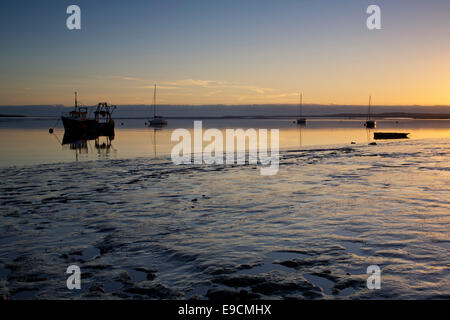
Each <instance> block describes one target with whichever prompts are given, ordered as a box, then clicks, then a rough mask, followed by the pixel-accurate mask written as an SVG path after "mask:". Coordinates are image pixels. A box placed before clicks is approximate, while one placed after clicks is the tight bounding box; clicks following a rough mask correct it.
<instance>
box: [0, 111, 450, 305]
mask: <svg viewBox="0 0 450 320" xmlns="http://www.w3.org/2000/svg"><path fill="white" fill-rule="evenodd" d="M142 121H143V120H133V121H131V120H124V121H123V125H122V124H121V121H120V120H119V121H118V122H116V123H117V127H118V129H117V130H116V135H115V137H114V139H113V140H112V141H107V140H104V141H98V142H97V144H96V142H95V141H88V142H87V143H86V144H85V145H77V146H72V148H71V146H70V144H69V145H61V143H62V139H63V131H62V130H61V129H57V130H56V134H54V135H49V133H48V131H47V129H48V127H50V126H52V125H53V122H54V121H50V120H49V121H31V120H24V121H21V122H20V123H19V122H15V121H13V122H11V121H3V122H1V123H0V132H1V135H0V136H1V138H0V139H1V140H0V147H1V150H2V155H1V157H0V165H1V169H0V176H1V177H2V183H1V185H0V293H1V294H2V295H4V296H7V297H10V298H12V299H30V298H31V299H48V298H58V299H59V298H63V299H72V298H92V299H95V298H111V299H120V298H127V299H133V298H151V299H186V298H194V299H208V298H209V299H218V298H254V299H258V298H274V299H281V298H283V299H284V298H299V299H323V298H326V299H356V298H364V299H379V298H401V299H408V298H447V299H448V298H450V234H449V230H450V200H449V199H450V197H449V195H450V165H449V164H450V162H449V159H450V125H449V122H446V121H413V120H386V121H379V122H378V128H377V129H376V130H375V131H392V130H395V131H404V132H410V137H411V138H410V139H408V140H392V141H377V145H375V146H371V145H368V142H372V141H373V139H372V138H373V132H367V131H366V130H365V129H364V128H363V127H362V122H361V121H340V120H314V121H310V122H309V123H308V125H307V126H306V127H304V128H298V127H297V126H295V125H294V124H292V122H290V121H269V120H267V121H262V120H258V121H256V120H252V121H251V120H233V121H231V122H227V123H224V122H223V121H217V120H210V121H205V122H204V126H205V127H217V128H219V129H223V128H226V127H231V128H234V127H243V128H248V127H254V128H280V147H281V149H282V151H281V152H280V157H281V159H280V170H279V173H278V174H277V175H275V176H261V175H260V171H259V170H257V169H258V168H257V167H256V166H254V165H242V166H198V165H181V166H177V165H174V164H172V162H171V160H170V156H169V153H170V150H171V146H172V144H171V142H170V133H171V130H173V129H175V128H178V127H186V126H187V127H188V128H190V127H191V126H192V122H186V121H181V120H177V121H171V124H170V126H169V127H168V128H166V129H163V130H156V131H154V130H151V129H149V128H145V127H144V126H143V123H141V122H142ZM186 123H187V125H186ZM351 142H354V144H351ZM77 160H78V161H77ZM72 264H76V265H78V266H79V267H80V268H81V272H82V276H81V278H82V280H81V281H82V282H81V286H82V289H81V290H73V291H70V290H68V289H67V288H66V280H67V277H68V275H67V274H66V269H67V267H68V266H69V265H72ZM370 265H378V266H379V267H380V268H381V272H382V273H381V279H382V280H381V289H380V290H369V289H367V287H366V280H367V277H368V275H367V274H366V269H367V267H368V266H370Z"/></svg>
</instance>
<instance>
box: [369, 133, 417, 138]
mask: <svg viewBox="0 0 450 320" xmlns="http://www.w3.org/2000/svg"><path fill="white" fill-rule="evenodd" d="M408 135H409V133H404V132H374V133H373V138H374V139H375V140H382V139H384V140H388V139H408Z"/></svg>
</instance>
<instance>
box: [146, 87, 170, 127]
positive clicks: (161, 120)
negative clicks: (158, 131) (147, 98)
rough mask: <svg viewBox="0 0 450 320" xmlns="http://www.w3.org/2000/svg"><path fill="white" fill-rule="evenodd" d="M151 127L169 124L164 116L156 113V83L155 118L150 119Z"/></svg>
mask: <svg viewBox="0 0 450 320" xmlns="http://www.w3.org/2000/svg"><path fill="white" fill-rule="evenodd" d="M149 125H150V126H151V127H163V126H166V125H167V120H166V119H165V118H164V117H161V116H157V115H156V84H155V90H154V92H153V119H150V120H149Z"/></svg>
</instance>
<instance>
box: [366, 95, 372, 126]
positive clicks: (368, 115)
mask: <svg viewBox="0 0 450 320" xmlns="http://www.w3.org/2000/svg"><path fill="white" fill-rule="evenodd" d="M371 103H372V96H369V110H368V112H367V120H370V105H371Z"/></svg>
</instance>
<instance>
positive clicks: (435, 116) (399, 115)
mask: <svg viewBox="0 0 450 320" xmlns="http://www.w3.org/2000/svg"><path fill="white" fill-rule="evenodd" d="M164 117H165V118H166V119H173V120H177V119H179V120H182V119H186V120H195V119H219V120H220V119H224V120H225V119H279V120H287V119H296V118H298V116H297V115H280V116H276V115H267V116H264V115H252V116H251V115H249V116H217V117H213V116H195V117H192V116H191V117H170V116H164ZM302 117H303V118H307V119H329V118H335V119H366V118H367V114H361V113H337V114H328V115H327V114H325V115H304V116H302ZM0 118H28V119H37V118H40V119H59V116H25V115H13V114H0ZM371 118H376V119H387V118H392V119H421V120H450V114H439V113H404V112H385V113H376V114H372V115H371ZM115 119H124V120H127V119H128V120H133V119H136V120H139V119H143V120H146V119H149V117H117V118H115Z"/></svg>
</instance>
